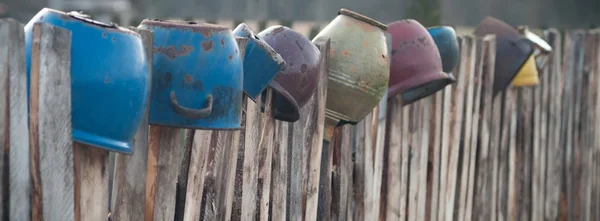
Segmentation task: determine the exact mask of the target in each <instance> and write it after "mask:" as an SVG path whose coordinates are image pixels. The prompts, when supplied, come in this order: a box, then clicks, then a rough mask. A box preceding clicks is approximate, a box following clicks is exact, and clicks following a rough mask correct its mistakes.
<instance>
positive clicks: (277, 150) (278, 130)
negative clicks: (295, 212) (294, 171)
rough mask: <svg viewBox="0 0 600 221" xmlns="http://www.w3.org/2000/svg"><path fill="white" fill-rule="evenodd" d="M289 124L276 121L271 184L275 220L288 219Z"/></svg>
mask: <svg viewBox="0 0 600 221" xmlns="http://www.w3.org/2000/svg"><path fill="white" fill-rule="evenodd" d="M289 124H290V123H288V122H284V121H275V133H274V135H273V137H274V142H275V143H274V146H273V163H272V171H271V174H272V175H271V176H272V178H271V179H272V180H271V182H272V185H271V200H270V201H271V209H270V211H271V212H270V214H271V215H270V216H271V218H272V220H273V221H284V220H286V213H287V200H286V198H287V197H288V196H287V187H288V182H287V181H288V170H289V169H290V168H288V151H289V150H288V148H289V146H288V145H289V139H288V136H289V129H290V127H289Z"/></svg>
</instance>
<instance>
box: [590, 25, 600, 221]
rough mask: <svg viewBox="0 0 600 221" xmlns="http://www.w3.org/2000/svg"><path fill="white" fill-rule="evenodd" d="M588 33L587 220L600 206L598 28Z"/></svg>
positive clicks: (598, 215) (598, 214)
mask: <svg viewBox="0 0 600 221" xmlns="http://www.w3.org/2000/svg"><path fill="white" fill-rule="evenodd" d="M590 35H592V39H593V41H594V43H595V44H594V45H593V46H592V48H591V49H592V50H593V54H592V56H591V63H592V64H591V69H592V73H593V74H592V79H593V80H592V81H591V82H590V85H592V86H591V88H590V92H591V94H592V95H591V99H592V102H593V104H592V108H591V109H590V112H591V113H592V119H591V120H592V122H593V123H594V125H595V126H594V127H592V129H591V130H590V131H589V133H590V138H591V139H590V145H591V148H592V154H590V155H591V162H592V163H591V165H590V166H591V172H590V173H591V194H590V196H589V197H590V199H591V202H590V205H589V207H590V210H591V211H590V219H589V220H597V219H600V211H598V210H597V209H595V208H599V207H600V168H599V166H600V163H599V161H600V158H599V156H600V155H599V153H600V145H599V142H600V139H598V137H596V134H598V132H599V129H598V126H599V125H600V116H598V109H599V107H598V105H599V104H600V100H599V99H600V87H598V84H599V83H600V76H598V73H599V72H600V66H599V65H600V61H599V59H600V55H599V53H600V32H599V30H597V29H596V30H593V31H590Z"/></svg>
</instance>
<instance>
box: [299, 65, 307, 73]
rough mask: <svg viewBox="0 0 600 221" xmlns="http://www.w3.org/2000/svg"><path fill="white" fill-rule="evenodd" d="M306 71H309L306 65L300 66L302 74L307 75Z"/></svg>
mask: <svg viewBox="0 0 600 221" xmlns="http://www.w3.org/2000/svg"><path fill="white" fill-rule="evenodd" d="M306 69H308V66H307V65H306V64H302V65H300V71H301V72H302V73H306Z"/></svg>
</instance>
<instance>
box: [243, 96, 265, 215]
mask: <svg viewBox="0 0 600 221" xmlns="http://www.w3.org/2000/svg"><path fill="white" fill-rule="evenodd" d="M260 105H261V104H260V103H258V104H257V103H254V102H253V101H251V100H249V99H248V100H247V101H246V130H245V135H244V167H243V186H242V189H243V190H242V215H241V218H242V219H251V220H252V219H255V217H256V216H257V215H258V211H257V209H258V208H257V204H258V202H259V201H258V199H257V198H256V193H257V192H258V166H259V164H258V160H259V158H258V150H259V143H260V138H261V136H260V134H261V129H262V128H261V124H260V122H261V117H262V114H261V112H260Z"/></svg>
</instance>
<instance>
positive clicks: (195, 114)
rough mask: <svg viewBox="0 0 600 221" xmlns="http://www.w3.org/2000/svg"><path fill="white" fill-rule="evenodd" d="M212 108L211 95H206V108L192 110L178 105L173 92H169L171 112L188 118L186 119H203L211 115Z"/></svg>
mask: <svg viewBox="0 0 600 221" xmlns="http://www.w3.org/2000/svg"><path fill="white" fill-rule="evenodd" d="M212 106H213V96H212V94H210V95H208V97H206V107H205V108H202V109H193V108H187V107H184V106H181V105H179V103H178V102H177V97H176V96H175V92H174V91H171V107H172V108H173V110H174V111H175V113H177V114H179V115H182V116H185V117H188V118H194V119H198V118H205V117H208V116H210V114H211V113H212Z"/></svg>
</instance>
